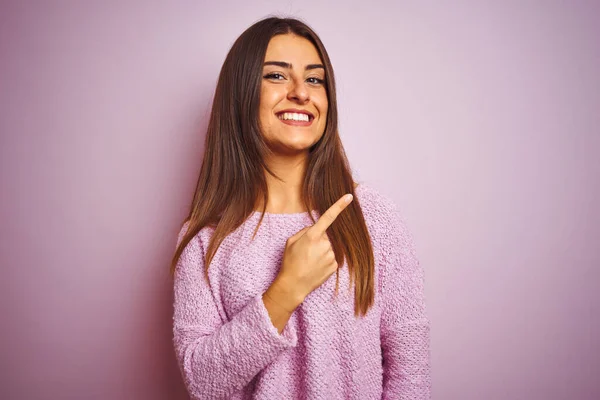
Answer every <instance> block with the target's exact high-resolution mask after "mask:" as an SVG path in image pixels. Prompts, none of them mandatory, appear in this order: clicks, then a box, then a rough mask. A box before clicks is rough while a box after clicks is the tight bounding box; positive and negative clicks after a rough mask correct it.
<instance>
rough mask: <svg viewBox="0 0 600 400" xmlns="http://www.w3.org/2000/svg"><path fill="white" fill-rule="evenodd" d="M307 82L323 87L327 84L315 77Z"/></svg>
mask: <svg viewBox="0 0 600 400" xmlns="http://www.w3.org/2000/svg"><path fill="white" fill-rule="evenodd" d="M307 81H309V82H310V83H312V84H314V85H322V84H323V83H324V82H325V80H324V79H321V78H315V77H312V78H308V79H307Z"/></svg>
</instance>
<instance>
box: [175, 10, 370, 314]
mask: <svg viewBox="0 0 600 400" xmlns="http://www.w3.org/2000/svg"><path fill="white" fill-rule="evenodd" d="M290 33H291V34H294V35H297V36H301V37H304V38H306V39H308V40H309V41H310V42H311V43H312V44H313V45H314V46H315V48H316V49H317V52H318V53H319V55H320V57H321V60H322V62H323V65H324V66H325V82H326V83H325V85H326V91H327V98H328V103H329V107H328V112H327V122H326V127H325V132H324V134H323V136H322V137H321V138H320V139H319V141H318V142H317V143H315V144H314V145H313V146H311V148H310V149H309V155H308V158H307V167H306V173H305V176H304V182H303V185H302V201H303V203H304V205H305V207H306V209H307V210H316V211H317V212H318V213H319V215H323V213H324V212H325V211H327V209H328V208H329V207H330V206H331V205H332V204H333V203H334V202H336V201H337V200H338V199H339V198H340V197H341V196H343V195H344V194H346V193H352V194H354V200H353V201H352V203H350V204H349V205H348V206H347V207H346V209H345V210H344V211H343V212H342V213H341V214H340V215H339V216H338V217H337V219H336V220H335V222H334V223H333V224H332V225H331V226H330V227H329V229H327V235H328V237H329V240H330V242H331V246H332V249H333V251H334V253H335V257H336V261H337V262H338V264H339V265H340V266H341V265H343V262H344V260H347V262H348V269H349V275H350V287H351V286H352V283H353V282H355V283H356V285H355V292H354V314H355V316H358V315H359V314H360V315H365V314H366V313H367V311H368V310H369V308H371V306H372V305H373V303H374V298H375V288H374V285H375V283H374V256H373V248H372V245H371V239H370V236H369V232H368V229H367V225H366V223H365V220H364V217H363V214H362V210H361V207H360V202H359V200H358V198H357V196H356V195H355V191H354V181H353V179H352V174H351V169H350V166H349V163H348V159H347V157H346V154H345V152H344V148H343V146H342V143H341V140H340V136H339V133H338V114H337V100H336V89H335V79H334V75H333V68H332V66H331V61H330V59H329V56H328V54H327V51H326V50H325V47H324V46H323V43H322V42H321V40H320V39H319V37H318V36H317V34H316V33H315V32H314V31H313V30H312V29H311V28H310V27H309V26H307V25H306V24H305V23H303V22H301V21H299V20H297V19H292V18H276V17H270V18H266V19H263V20H260V21H258V22H256V23H255V24H254V25H252V26H251V27H250V28H248V29H247V30H246V31H244V32H243V33H242V35H241V36H240V37H239V38H238V39H237V40H236V41H235V43H234V44H233V46H232V47H231V49H230V50H229V53H228V54H227V57H226V58H225V62H224V63H223V67H222V68H221V73H220V75H219V80H218V82H217V87H216V91H215V96H214V100H213V104H212V110H211V114H210V120H209V123H208V129H207V134H206V141H205V147H204V148H205V150H204V158H203V161H202V167H201V169H200V176H199V178H198V183H197V185H196V191H195V194H194V198H193V200H192V204H191V207H190V212H189V214H188V216H187V218H186V220H185V221H184V224H185V223H189V224H188V227H187V231H186V233H185V234H184V236H183V237H182V240H181V242H180V243H179V245H178V246H177V249H176V251H175V254H174V256H173V259H172V262H171V273H172V274H174V273H175V269H176V267H177V262H178V260H179V257H180V256H181V254H182V253H183V250H184V249H185V247H186V246H187V244H188V243H189V242H190V240H191V239H192V238H193V237H194V236H196V235H197V234H198V232H199V231H200V230H201V229H202V228H203V227H204V226H211V227H213V228H215V230H214V233H213V235H212V237H211V240H210V243H209V246H208V248H207V251H206V253H207V254H206V259H205V260H204V261H205V264H204V265H205V279H207V280H208V267H209V265H210V262H211V260H212V258H213V257H214V255H215V253H216V252H217V249H218V248H219V246H220V244H221V242H222V241H223V240H224V239H225V237H226V236H227V235H228V234H229V233H231V232H233V231H234V230H235V229H237V228H238V227H239V226H240V225H241V224H242V223H243V222H244V221H245V220H246V219H247V218H248V217H249V216H250V215H251V214H252V213H253V212H254V206H255V204H256V200H257V199H258V198H259V196H262V198H263V209H262V215H261V218H260V221H259V224H258V225H260V223H261V222H262V219H263V217H264V215H265V214H264V212H265V207H266V204H267V199H268V188H267V183H266V178H265V171H267V172H268V173H270V174H271V175H273V176H275V177H276V179H280V180H281V178H279V177H278V176H277V175H276V174H275V173H273V171H271V170H270V169H269V167H268V166H267V165H266V164H265V161H264V160H265V156H267V155H269V154H270V149H269V148H268V146H267V145H266V144H265V142H264V141H263V137H262V135H261V130H260V125H259V117H258V115H259V104H260V89H261V80H262V69H263V62H264V58H265V54H266V51H267V46H268V44H269V41H270V40H271V38H272V37H273V36H275V35H282V34H290ZM309 215H310V218H311V220H312V221H313V222H316V221H315V219H314V218H313V216H312V213H309ZM257 229H258V226H257ZM254 234H255V235H256V230H255V232H254ZM338 288H339V270H338V271H337V272H336V294H337V292H338Z"/></svg>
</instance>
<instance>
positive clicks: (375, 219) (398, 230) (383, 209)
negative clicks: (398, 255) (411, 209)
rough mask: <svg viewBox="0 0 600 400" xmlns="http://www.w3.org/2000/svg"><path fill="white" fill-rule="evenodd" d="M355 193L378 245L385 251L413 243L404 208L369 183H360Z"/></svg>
mask: <svg viewBox="0 0 600 400" xmlns="http://www.w3.org/2000/svg"><path fill="white" fill-rule="evenodd" d="M355 193H356V196H357V197H358V199H359V202H360V207H361V209H362V213H363V216H364V218H365V222H366V224H367V226H368V228H369V232H370V234H371V236H372V239H373V241H374V242H375V244H376V245H378V246H381V247H382V248H383V250H384V251H385V250H391V248H394V247H398V246H397V245H398V244H400V245H401V246H402V245H409V244H410V243H411V242H412V235H411V233H410V231H409V229H408V227H407V224H406V219H405V217H404V213H403V211H402V208H401V206H400V205H399V204H398V203H397V202H396V201H395V200H394V199H393V198H392V197H391V196H390V195H389V194H387V193H385V192H384V191H382V190H380V189H377V188H376V187H375V186H373V185H371V184H368V183H367V184H365V183H360V184H359V185H358V186H357V187H356V188H355Z"/></svg>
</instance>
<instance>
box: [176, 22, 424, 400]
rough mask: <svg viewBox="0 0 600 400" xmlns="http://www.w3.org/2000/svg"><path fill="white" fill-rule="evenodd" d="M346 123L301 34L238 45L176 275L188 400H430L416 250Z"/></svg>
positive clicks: (294, 26)
mask: <svg viewBox="0 0 600 400" xmlns="http://www.w3.org/2000/svg"><path fill="white" fill-rule="evenodd" d="M337 123H338V121H337V104H336V93H335V81H334V75H333V68H332V66H331V62H330V60H329V56H328V55H327V52H326V50H325V48H324V46H323V43H322V42H321V40H320V39H319V37H318V36H317V35H316V34H315V33H314V32H313V31H312V30H311V29H310V28H309V27H308V26H307V25H306V24H304V23H302V22H300V21H298V20H295V19H280V18H267V19H264V20H261V21H259V22H257V23H256V24H254V25H252V26H251V27H250V28H248V29H247V30H246V31H245V32H244V33H243V34H242V35H241V36H240V37H239V38H238V39H237V40H236V42H235V43H234V44H233V46H232V48H231V50H230V51H229V54H228V55H227V57H226V59H225V62H224V64H223V67H222V69H221V73H220V76H219V80H218V83H217V89H216V92H215V97H214V102H213V105H212V113H211V116H210V122H209V125H208V132H207V136H206V144H205V154H204V160H203V163H202V168H201V170H200V177H199V179H198V184H197V187H196V192H195V196H194V199H193V201H192V204H191V210H190V213H189V215H188V217H187V219H186V221H185V222H184V224H183V227H182V228H181V231H180V233H179V237H178V246H177V249H176V252H175V255H174V257H173V261H172V265H171V268H172V272H173V274H174V289H175V291H174V296H175V297H174V317H173V333H174V347H175V352H176V356H177V360H178V362H179V366H180V369H181V373H182V376H183V379H184V382H185V384H186V387H187V389H188V391H189V393H190V395H191V396H192V398H194V399H209V398H211V399H212V398H223V399H250V398H253V399H297V398H302V399H327V400H330V399H381V398H386V399H425V398H430V362H429V322H428V319H427V315H426V311H425V304H424V297H423V271H422V269H421V267H420V264H419V261H418V260H417V258H416V256H415V247H414V244H413V240H412V236H411V234H410V232H409V231H408V230H407V228H406V226H405V224H404V222H403V219H402V218H401V216H400V214H399V211H398V208H397V207H396V205H395V203H394V202H393V201H392V200H391V199H390V198H389V197H387V196H384V195H382V194H380V193H379V192H378V191H377V190H375V189H374V188H373V187H371V186H369V185H365V184H364V183H360V184H357V183H355V182H354V180H353V178H352V175H351V170H350V167H349V164H348V161H347V158H346V155H345V153H344V149H343V147H342V143H341V141H340V137H339V134H338V129H337ZM347 197H349V199H347ZM334 275H335V277H334Z"/></svg>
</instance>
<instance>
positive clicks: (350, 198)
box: [344, 194, 352, 203]
mask: <svg viewBox="0 0 600 400" xmlns="http://www.w3.org/2000/svg"><path fill="white" fill-rule="evenodd" d="M344 201H345V202H346V203H350V202H351V201H352V195H351V194H347V195H346V196H344Z"/></svg>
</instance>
